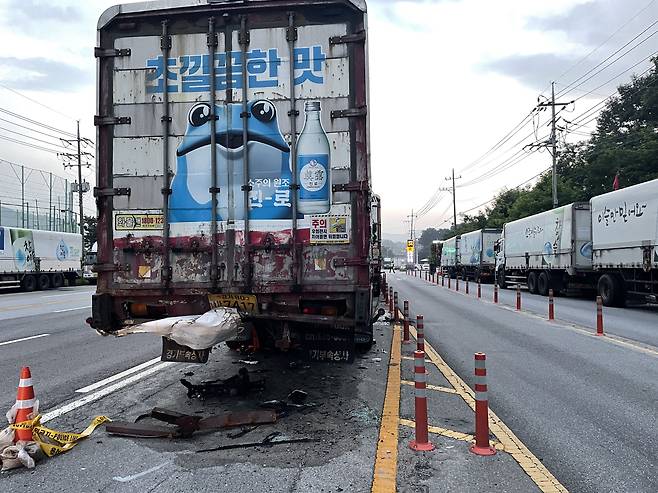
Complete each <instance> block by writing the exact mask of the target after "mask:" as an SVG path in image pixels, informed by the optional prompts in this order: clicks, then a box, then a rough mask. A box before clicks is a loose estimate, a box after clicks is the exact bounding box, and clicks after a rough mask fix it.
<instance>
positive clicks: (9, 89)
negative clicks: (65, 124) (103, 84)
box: [0, 82, 75, 121]
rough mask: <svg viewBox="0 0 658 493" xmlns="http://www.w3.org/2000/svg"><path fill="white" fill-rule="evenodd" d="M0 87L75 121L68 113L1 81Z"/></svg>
mask: <svg viewBox="0 0 658 493" xmlns="http://www.w3.org/2000/svg"><path fill="white" fill-rule="evenodd" d="M0 87H3V88H4V89H6V90H7V91H10V92H13V93H14V94H16V95H18V96H20V97H22V98H25V99H27V100H28V101H31V102H33V103H35V104H38V105H39V106H43V107H44V108H46V109H48V110H50V111H52V112H54V113H57V114H58V115H60V116H63V117H65V118H68V119H69V120H74V121H75V118H72V117H70V116H69V115H67V114H65V113H62V112H61V111H59V110H56V109H55V108H51V107H50V106H48V105H45V104H43V103H42V102H41V101H37V100H36V99H32V98H31V97H29V96H26V95H25V94H23V93H21V92H19V91H17V90H16V89H12V88H11V87H9V86H7V85H5V84H3V83H1V82H0Z"/></svg>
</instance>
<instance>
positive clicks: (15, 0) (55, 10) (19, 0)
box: [6, 0, 83, 23]
mask: <svg viewBox="0 0 658 493" xmlns="http://www.w3.org/2000/svg"><path fill="white" fill-rule="evenodd" d="M6 12H7V13H8V17H9V20H10V23H12V22H17V21H18V22H22V21H44V20H47V21H59V22H76V21H80V20H81V19H82V17H83V16H82V11H81V10H80V9H79V8H78V7H76V6H73V5H56V4H54V2H44V1H39V0H11V1H10V2H9V5H8V6H7V9H6Z"/></svg>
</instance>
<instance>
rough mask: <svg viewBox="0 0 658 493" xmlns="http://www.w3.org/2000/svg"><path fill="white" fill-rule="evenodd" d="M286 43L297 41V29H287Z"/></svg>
mask: <svg viewBox="0 0 658 493" xmlns="http://www.w3.org/2000/svg"><path fill="white" fill-rule="evenodd" d="M286 41H297V28H296V27H288V28H286Z"/></svg>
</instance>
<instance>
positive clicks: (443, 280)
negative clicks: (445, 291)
mask: <svg viewBox="0 0 658 493" xmlns="http://www.w3.org/2000/svg"><path fill="white" fill-rule="evenodd" d="M445 285H446V278H445V276H444V275H443V274H441V286H442V287H443V286H445Z"/></svg>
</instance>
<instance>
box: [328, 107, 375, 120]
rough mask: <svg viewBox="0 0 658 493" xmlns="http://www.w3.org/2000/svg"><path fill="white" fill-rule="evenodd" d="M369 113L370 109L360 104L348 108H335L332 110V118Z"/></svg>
mask: <svg viewBox="0 0 658 493" xmlns="http://www.w3.org/2000/svg"><path fill="white" fill-rule="evenodd" d="M367 114H368V109H367V108H366V107H365V106H359V107H357V108H347V109H345V110H333V111H332V112H331V119H332V120H333V119H334V118H352V117H359V116H366V115H367Z"/></svg>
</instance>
